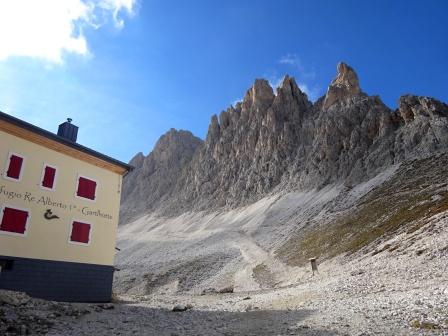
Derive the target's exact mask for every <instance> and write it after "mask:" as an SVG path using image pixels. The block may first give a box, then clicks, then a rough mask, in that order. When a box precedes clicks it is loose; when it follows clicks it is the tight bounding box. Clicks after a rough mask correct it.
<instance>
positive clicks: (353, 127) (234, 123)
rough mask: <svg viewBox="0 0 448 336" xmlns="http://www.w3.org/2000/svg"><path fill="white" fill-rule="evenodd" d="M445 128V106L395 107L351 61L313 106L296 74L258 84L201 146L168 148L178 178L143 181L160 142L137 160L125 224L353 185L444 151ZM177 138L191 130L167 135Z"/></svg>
mask: <svg viewBox="0 0 448 336" xmlns="http://www.w3.org/2000/svg"><path fill="white" fill-rule="evenodd" d="M447 130H448V106H447V105H446V104H445V103H443V102H440V101H437V100H436V99H433V98H429V97H421V96H414V95H404V96H401V97H400V98H399V101H398V107H397V108H396V109H394V110H392V109H390V108H389V107H387V106H386V105H385V104H384V103H383V102H382V101H381V99H380V98H379V97H378V96H369V95H367V94H366V93H364V92H363V91H362V90H361V87H360V85H359V79H358V76H357V74H356V72H355V71H354V70H353V69H352V68H351V67H350V66H348V65H347V64H345V63H339V64H338V66H337V75H336V77H335V78H334V79H333V81H332V82H331V84H330V85H329V87H328V90H327V92H326V94H325V95H324V96H323V97H321V98H319V99H318V100H317V101H316V102H315V103H312V102H310V101H309V100H308V97H307V96H306V94H305V93H303V92H302V91H301V90H300V88H299V87H298V85H297V83H296V82H295V80H294V78H292V77H289V76H285V77H284V79H283V81H282V83H281V84H280V86H279V87H278V88H277V89H276V92H274V90H273V89H272V87H271V86H270V85H269V83H268V82H267V81H266V80H263V79H257V80H255V82H254V85H253V86H252V87H251V88H249V89H248V90H247V92H246V94H245V96H244V99H243V101H242V102H238V103H237V104H235V106H230V107H229V108H228V109H227V110H225V111H222V112H221V113H220V114H219V116H218V115H213V116H212V118H211V121H210V125H209V128H208V132H207V136H206V139H205V140H204V141H202V140H200V139H198V138H196V139H195V140H193V139H194V136H193V135H192V134H191V133H190V134H191V136H189V137H188V139H187V138H185V139H183V140H182V141H178V142H175V141H174V142H173V146H168V147H167V148H168V151H170V150H171V151H172V153H167V156H168V157H172V158H173V161H170V162H171V165H170V168H173V167H174V168H173V169H174V170H173V172H172V173H169V174H156V175H153V174H148V173H145V174H142V169H141V167H140V165H141V164H143V163H142V162H144V161H145V160H146V159H147V158H148V157H149V156H151V157H152V159H148V160H149V161H151V162H153V165H155V166H157V162H156V161H157V160H158V159H160V155H158V154H157V153H159V152H160V151H158V149H157V148H158V146H157V145H156V146H155V148H154V150H153V152H155V154H152V153H153V152H151V153H150V154H149V155H148V157H146V158H145V157H144V155H143V154H141V153H139V154H137V155H136V156H135V157H134V158H133V159H132V160H131V164H133V163H134V164H135V165H136V166H137V169H136V170H135V171H134V172H132V173H130V174H129V176H127V177H126V178H125V180H124V182H123V194H122V200H123V203H122V207H121V216H122V219H121V222H122V223H125V222H128V221H130V220H131V219H133V218H136V217H138V216H141V215H144V214H145V213H149V212H155V213H159V214H160V215H163V216H175V215H179V214H181V213H184V212H189V211H202V210H215V209H218V208H235V207H239V206H242V205H247V204H250V203H253V202H255V201H257V200H259V199H261V198H262V197H264V196H266V195H268V194H269V193H272V192H278V191H287V190H310V189H313V188H322V187H324V186H325V185H328V184H330V183H343V184H345V185H347V186H350V185H356V184H358V183H360V182H363V181H366V180H367V179H369V178H371V177H373V176H374V175H375V174H377V173H378V172H379V171H381V170H382V169H384V168H385V167H388V166H390V165H393V164H397V163H400V162H403V161H405V160H409V159H412V158H423V157H426V156H428V155H432V154H433V153H435V152H438V151H444V150H446V149H447V148H448V135H447V134H448V132H447ZM176 132H180V133H182V132H186V131H176V130H174V129H171V130H170V131H169V132H168V133H167V134H171V135H170V136H171V137H175V135H174V134H176ZM187 133H188V132H187ZM167 134H165V135H163V136H162V137H161V139H162V138H164V137H166V135H167ZM182 134H183V133H182ZM168 137H169V136H168ZM159 141H160V140H159ZM185 144H189V145H187V148H188V150H186V152H185V156H182V155H180V152H182V151H183V150H184V149H185V148H184V147H182V146H183V145H185ZM180 148H182V149H180ZM174 158H177V159H178V160H177V161H176V160H175V159H174ZM154 160H155V161H154ZM175 162H176V163H175ZM174 163H175V164H174ZM162 166H163V165H162ZM165 166H166V165H165ZM171 166H172V167H171ZM166 168H167V166H166ZM157 179H159V181H156V180H157ZM163 179H165V180H163ZM145 184H146V187H145V188H144V187H143V185H145ZM153 184H154V185H153ZM154 186H157V188H155V189H156V190H157V192H155V193H154V190H153V189H154ZM162 186H164V187H162ZM167 186H168V187H167ZM136 195H138V197H136Z"/></svg>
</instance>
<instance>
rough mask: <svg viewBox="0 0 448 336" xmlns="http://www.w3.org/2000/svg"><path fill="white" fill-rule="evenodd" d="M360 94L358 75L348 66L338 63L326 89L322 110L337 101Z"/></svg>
mask: <svg viewBox="0 0 448 336" xmlns="http://www.w3.org/2000/svg"><path fill="white" fill-rule="evenodd" d="M360 93H361V88H360V87H359V80H358V75H357V74H356V72H355V70H353V68H352V67H350V66H349V65H347V64H345V63H343V62H340V63H339V64H338V66H337V75H336V78H334V79H333V81H332V82H331V84H330V86H329V87H328V90H327V94H326V95H325V100H324V104H323V108H324V109H328V108H329V107H330V106H331V105H333V104H334V103H336V102H338V101H343V100H346V99H347V98H351V97H354V96H356V95H359V94H360Z"/></svg>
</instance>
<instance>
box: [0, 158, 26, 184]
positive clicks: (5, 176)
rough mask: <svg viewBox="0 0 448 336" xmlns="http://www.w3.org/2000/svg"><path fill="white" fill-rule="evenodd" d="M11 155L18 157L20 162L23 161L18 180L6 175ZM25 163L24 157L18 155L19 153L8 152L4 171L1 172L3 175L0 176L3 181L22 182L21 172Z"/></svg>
mask: <svg viewBox="0 0 448 336" xmlns="http://www.w3.org/2000/svg"><path fill="white" fill-rule="evenodd" d="M13 155H15V156H18V157H20V158H22V160H23V161H22V167H21V168H20V174H19V178H18V179H15V178H13V177H9V176H8V175H7V174H8V169H9V163H10V162H11V156H13ZM25 163H26V157H25V156H24V155H22V154H19V153H15V152H9V153H8V156H7V158H6V163H5V169H4V170H3V174H2V176H3V178H4V179H5V180H8V181H14V182H20V181H22V176H23V171H24V170H25Z"/></svg>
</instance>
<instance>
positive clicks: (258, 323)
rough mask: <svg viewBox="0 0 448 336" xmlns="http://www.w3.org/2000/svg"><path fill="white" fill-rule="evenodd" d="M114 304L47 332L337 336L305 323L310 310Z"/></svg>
mask: <svg viewBox="0 0 448 336" xmlns="http://www.w3.org/2000/svg"><path fill="white" fill-rule="evenodd" d="M115 307H116V308H115V309H112V310H105V311H103V312H101V313H92V314H88V315H85V316H83V317H81V318H79V319H76V320H74V319H72V320H68V321H64V322H63V323H60V324H57V325H56V326H55V327H54V328H53V329H52V330H51V331H50V332H49V333H48V335H66V336H70V335H93V334H95V335H110V334H114V335H157V336H165V335H167V336H172V335H178V336H180V335H197V336H200V335H204V336H205V335H207V336H213V335H232V336H238V335H240V336H250V335H253V336H261V335H292V334H294V335H309V336H311V335H313V336H330V335H337V333H336V332H333V331H326V330H319V329H314V328H311V327H310V326H308V325H306V324H302V321H303V320H304V319H306V318H307V317H308V316H310V315H312V314H313V313H314V312H313V311H311V310H295V311H285V310H257V311H249V312H227V311H206V310H195V309H192V310H188V311H185V312H172V311H169V310H166V309H155V308H149V307H144V306H136V305H126V304H124V305H115Z"/></svg>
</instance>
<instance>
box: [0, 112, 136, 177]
mask: <svg viewBox="0 0 448 336" xmlns="http://www.w3.org/2000/svg"><path fill="white" fill-rule="evenodd" d="M0 120H4V121H6V122H8V123H10V124H13V125H15V126H18V127H20V128H23V129H26V130H28V131H30V132H33V133H36V134H38V135H41V136H44V137H46V138H48V139H50V140H53V141H56V142H59V143H61V144H63V145H65V146H68V147H71V148H73V149H76V150H79V151H81V152H83V153H86V154H89V155H91V156H94V157H96V158H98V159H101V160H103V161H106V162H108V163H110V164H113V165H116V166H118V167H121V168H124V169H125V170H127V171H131V170H133V169H134V167H133V166H131V165H129V164H127V163H124V162H122V161H120V160H117V159H114V158H112V157H110V156H108V155H105V154H102V153H100V152H97V151H95V150H93V149H90V148H88V147H85V146H83V145H80V144H78V143H76V142H72V141H70V140H68V139H65V138H63V137H61V136H59V135H57V134H55V133H52V132H50V131H47V130H45V129H43V128H40V127H37V126H35V125H33V124H30V123H28V122H26V121H23V120H21V119H18V118H16V117H13V116H11V115H9V114H7V113H5V112H2V111H0Z"/></svg>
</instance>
